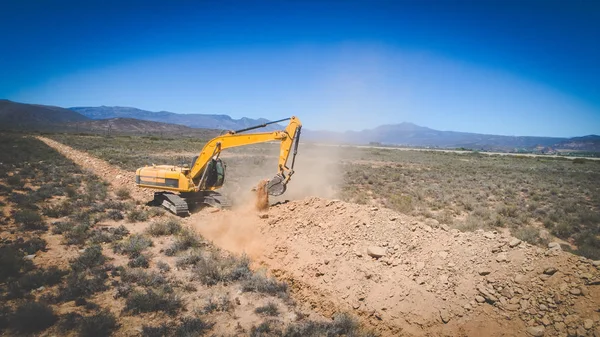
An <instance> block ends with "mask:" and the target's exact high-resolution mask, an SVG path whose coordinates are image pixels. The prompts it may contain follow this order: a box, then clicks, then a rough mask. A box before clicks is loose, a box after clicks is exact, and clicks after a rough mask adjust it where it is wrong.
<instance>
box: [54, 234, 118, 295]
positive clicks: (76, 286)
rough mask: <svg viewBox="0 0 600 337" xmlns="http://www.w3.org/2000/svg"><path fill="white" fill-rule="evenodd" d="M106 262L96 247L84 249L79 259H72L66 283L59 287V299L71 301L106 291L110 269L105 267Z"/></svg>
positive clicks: (99, 249) (100, 250)
mask: <svg viewBox="0 0 600 337" xmlns="http://www.w3.org/2000/svg"><path fill="white" fill-rule="evenodd" d="M106 260H107V259H106V256H104V255H103V254H102V248H101V247H100V246H98V245H93V246H91V247H88V248H86V249H85V250H84V252H83V253H81V255H80V256H79V257H77V258H75V259H72V260H71V263H70V265H71V273H70V274H69V275H68V276H67V280H66V283H65V284H62V285H61V286H60V287H59V296H58V297H59V299H60V300H62V301H71V300H75V299H78V298H86V297H88V296H90V295H92V294H94V293H97V292H99V291H104V290H106V289H107V286H106V284H105V282H106V280H107V279H108V274H107V270H108V269H110V266H106V265H105V263H106Z"/></svg>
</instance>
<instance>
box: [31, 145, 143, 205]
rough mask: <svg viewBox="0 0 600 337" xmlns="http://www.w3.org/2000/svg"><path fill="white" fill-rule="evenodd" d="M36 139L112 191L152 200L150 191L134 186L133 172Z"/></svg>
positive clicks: (65, 146) (86, 154) (68, 148)
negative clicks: (119, 190) (102, 181)
mask: <svg viewBox="0 0 600 337" xmlns="http://www.w3.org/2000/svg"><path fill="white" fill-rule="evenodd" d="M37 139H39V140H41V141H42V142H44V143H46V145H48V146H50V147H52V148H53V149H55V150H57V151H58V152H60V153H61V154H62V155H63V156H65V157H67V158H69V159H70V160H72V161H73V162H74V163H75V164H77V165H79V166H80V167H81V168H83V169H84V170H89V171H91V172H93V173H94V174H95V175H97V176H99V177H101V178H102V179H104V180H105V181H107V182H109V183H110V184H111V185H112V186H113V188H114V189H120V188H125V189H127V190H129V193H130V194H131V196H132V197H133V198H134V199H136V200H147V199H148V198H149V197H150V198H152V196H153V192H152V191H150V190H148V189H141V188H138V187H137V186H136V184H135V172H128V171H124V170H121V169H119V168H118V167H115V166H113V165H110V164H109V163H107V162H106V161H104V160H102V159H98V158H95V157H93V156H91V155H89V154H88V153H85V152H83V151H78V150H75V149H73V148H72V147H70V146H67V145H64V144H61V143H59V142H57V141H55V140H52V139H50V138H46V137H37Z"/></svg>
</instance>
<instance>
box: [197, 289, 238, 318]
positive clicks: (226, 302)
mask: <svg viewBox="0 0 600 337" xmlns="http://www.w3.org/2000/svg"><path fill="white" fill-rule="evenodd" d="M232 307H233V305H232V304H231V300H230V299H229V296H228V295H227V294H222V295H221V296H217V297H213V296H210V297H209V298H208V301H206V304H205V305H204V308H203V309H202V312H203V313H205V314H210V313H212V312H215V311H221V312H228V311H229V310H231V309H232Z"/></svg>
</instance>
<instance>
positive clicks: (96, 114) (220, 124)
mask: <svg viewBox="0 0 600 337" xmlns="http://www.w3.org/2000/svg"><path fill="white" fill-rule="evenodd" d="M69 109H70V110H73V111H75V112H78V113H80V114H82V115H84V116H86V117H88V118H91V119H108V118H117V117H124V118H135V119H141V120H147V121H153V122H161V123H169V124H179V125H185V126H188V127H191V128H206V129H221V130H239V129H244V128H247V127H250V126H255V125H260V124H264V123H267V122H269V120H267V119H264V118H259V119H252V118H246V117H244V118H240V119H233V118H231V117H229V116H228V115H210V114H177V113H174V112H168V111H158V112H154V111H147V110H141V109H137V108H130V107H120V106H99V107H73V108H69ZM277 129H280V127H277V126H267V127H266V128H265V129H264V130H277Z"/></svg>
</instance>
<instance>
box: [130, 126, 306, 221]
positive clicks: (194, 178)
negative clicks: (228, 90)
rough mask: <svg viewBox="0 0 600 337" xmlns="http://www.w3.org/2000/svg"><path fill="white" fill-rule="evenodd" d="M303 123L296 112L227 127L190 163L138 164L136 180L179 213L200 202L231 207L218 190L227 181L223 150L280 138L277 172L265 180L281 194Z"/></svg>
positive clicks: (157, 202) (270, 190) (156, 200)
mask: <svg viewBox="0 0 600 337" xmlns="http://www.w3.org/2000/svg"><path fill="white" fill-rule="evenodd" d="M284 121H289V122H288V125H287V126H286V127H285V129H283V130H277V131H272V132H256V133H244V132H247V131H251V130H255V129H258V128H263V127H266V126H267V125H271V124H275V123H281V122H284ZM301 129H302V123H301V122H300V120H299V119H298V118H297V117H296V116H292V117H289V118H284V119H281V120H277V121H272V122H268V123H264V124H261V125H256V126H252V127H249V128H245V129H241V130H237V131H227V132H226V133H224V134H222V135H220V136H217V137H215V138H213V139H211V140H210V141H209V142H208V143H206V145H205V146H204V147H203V148H202V151H201V152H200V154H199V155H198V156H194V157H193V158H192V161H191V165H187V164H184V165H182V166H173V165H151V166H144V167H141V168H138V169H137V170H136V172H135V182H136V185H137V186H138V187H140V188H149V189H156V190H159V191H156V192H154V200H153V201H152V204H154V205H160V206H162V207H164V208H166V209H167V210H169V211H170V212H172V213H174V214H176V215H178V216H187V215H189V214H190V209H192V208H194V207H195V206H197V205H202V204H204V205H209V206H213V207H216V208H218V209H224V208H229V207H231V201H230V200H229V199H228V198H226V197H225V196H224V195H222V194H220V193H218V192H217V190H218V189H219V188H221V187H222V186H223V184H224V182H225V169H226V165H225V164H224V163H223V161H222V160H221V158H219V157H220V154H221V151H223V150H225V149H228V148H232V147H239V146H245V145H251V144H257V143H265V142H270V141H279V142H281V144H280V151H279V162H278V166H277V173H276V174H275V176H274V177H273V178H272V179H270V180H268V182H267V184H266V189H267V193H268V194H269V195H273V196H278V195H282V194H283V193H284V192H285V190H286V186H287V184H288V182H289V181H290V178H291V177H292V175H293V174H294V163H295V161H296V154H297V153H298V143H299V141H300V131H301ZM292 150H293V157H292V163H291V165H290V167H288V166H287V161H288V157H289V155H290V152H291V151H292Z"/></svg>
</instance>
